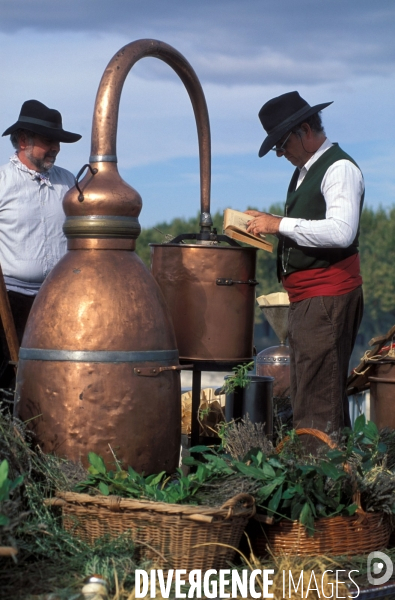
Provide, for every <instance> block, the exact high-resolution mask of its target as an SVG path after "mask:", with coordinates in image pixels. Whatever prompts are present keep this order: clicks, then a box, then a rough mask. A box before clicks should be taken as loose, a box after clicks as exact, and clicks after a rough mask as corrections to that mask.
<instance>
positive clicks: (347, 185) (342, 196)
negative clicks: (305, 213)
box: [280, 159, 365, 248]
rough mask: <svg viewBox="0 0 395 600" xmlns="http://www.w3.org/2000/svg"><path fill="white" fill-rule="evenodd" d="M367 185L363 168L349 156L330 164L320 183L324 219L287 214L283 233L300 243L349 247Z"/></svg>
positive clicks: (281, 231)
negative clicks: (323, 204) (297, 217)
mask: <svg viewBox="0 0 395 600" xmlns="http://www.w3.org/2000/svg"><path fill="white" fill-rule="evenodd" d="M364 189H365V185H364V181H363V176H362V173H361V171H360V170H359V169H358V167H356V166H355V165H354V164H353V163H352V162H350V161H349V160H343V159H342V160H339V161H337V162H335V163H334V164H333V165H331V166H330V167H329V169H328V170H327V171H326V173H325V175H324V178H323V180H322V183H321V192H322V194H323V196H324V199H325V203H326V215H325V219H322V220H315V221H309V220H307V219H293V218H290V217H284V218H283V219H282V221H281V223H280V233H281V234H283V235H285V236H287V237H289V238H291V239H292V240H294V242H296V243H297V244H299V245H300V246H309V247H315V248H316V247H323V248H347V247H348V246H349V245H350V244H351V243H352V242H353V240H354V238H355V236H356V234H357V231H358V223H359V213H360V204H361V197H362V194H363V191H364Z"/></svg>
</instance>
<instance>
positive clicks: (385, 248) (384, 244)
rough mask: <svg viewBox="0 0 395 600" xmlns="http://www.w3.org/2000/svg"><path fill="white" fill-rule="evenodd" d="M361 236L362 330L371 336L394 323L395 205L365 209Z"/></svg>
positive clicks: (368, 336)
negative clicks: (363, 309)
mask: <svg viewBox="0 0 395 600" xmlns="http://www.w3.org/2000/svg"><path fill="white" fill-rule="evenodd" d="M359 239H360V253H361V272H362V277H363V281H364V286H363V289H364V296H365V317H364V320H363V322H362V326H361V332H363V333H365V336H366V337H367V339H370V337H373V336H375V335H379V334H384V333H386V331H388V329H389V328H390V327H391V326H392V325H393V324H394V317H395V303H394V298H395V280H394V277H393V265H394V261H395V207H393V208H391V209H390V210H384V209H383V208H379V209H378V210H376V211H373V210H372V209H368V208H365V209H364V210H363V212H362V216H361V233H360V238H359Z"/></svg>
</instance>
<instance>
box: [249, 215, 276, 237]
mask: <svg viewBox="0 0 395 600" xmlns="http://www.w3.org/2000/svg"><path fill="white" fill-rule="evenodd" d="M245 213H246V214H247V215H251V217H253V218H252V219H251V221H249V223H248V226H247V232H248V233H252V235H259V234H260V233H272V234H274V235H275V234H276V233H278V231H279V228H280V223H281V219H282V217H275V216H274V215H269V214H268V213H263V212H259V211H258V210H246V211H245Z"/></svg>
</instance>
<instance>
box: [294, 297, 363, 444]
mask: <svg viewBox="0 0 395 600" xmlns="http://www.w3.org/2000/svg"><path fill="white" fill-rule="evenodd" d="M362 314H363V295H362V288H361V287H358V288H357V289H355V290H353V291H352V292H349V293H347V294H343V295H341V296H318V297H316V298H309V299H307V300H301V301H300V302H293V303H291V305H290V310H289V318H288V339H289V346H290V355H291V361H290V367H291V369H290V370H291V392H290V395H291V404H292V409H293V425H294V427H295V428H301V427H309V428H313V429H319V430H320V431H324V432H326V433H332V432H333V431H339V430H340V429H342V428H343V427H347V426H348V427H349V426H350V415H349V409H348V397H347V394H346V382H347V377H348V372H349V361H350V357H351V353H352V350H353V347H354V344H355V339H356V336H357V333H358V328H359V326H360V323H361V319H362Z"/></svg>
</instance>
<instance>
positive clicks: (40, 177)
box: [10, 152, 51, 186]
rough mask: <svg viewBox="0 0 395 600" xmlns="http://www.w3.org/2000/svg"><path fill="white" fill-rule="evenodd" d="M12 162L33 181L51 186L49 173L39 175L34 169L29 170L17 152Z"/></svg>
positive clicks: (11, 158)
mask: <svg viewBox="0 0 395 600" xmlns="http://www.w3.org/2000/svg"><path fill="white" fill-rule="evenodd" d="M10 161H11V162H12V163H13V164H14V165H15V166H16V167H17V168H18V169H19V170H20V171H24V172H25V173H28V174H29V175H30V177H31V179H33V180H38V181H39V183H40V185H41V184H45V185H48V186H51V182H50V179H49V171H44V172H43V173H39V172H38V171H35V170H34V169H28V167H27V166H26V165H24V164H23V163H22V162H21V161H20V160H19V157H18V153H17V152H15V154H13V155H12V156H10Z"/></svg>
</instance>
